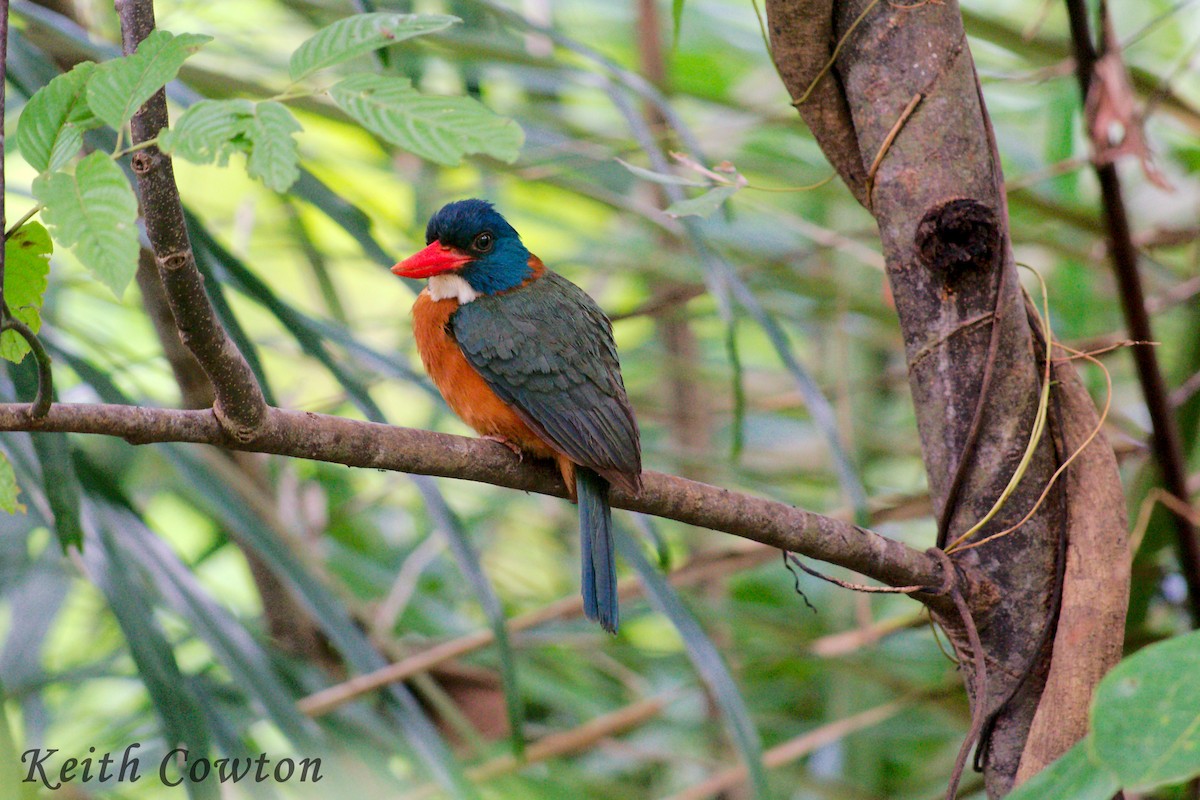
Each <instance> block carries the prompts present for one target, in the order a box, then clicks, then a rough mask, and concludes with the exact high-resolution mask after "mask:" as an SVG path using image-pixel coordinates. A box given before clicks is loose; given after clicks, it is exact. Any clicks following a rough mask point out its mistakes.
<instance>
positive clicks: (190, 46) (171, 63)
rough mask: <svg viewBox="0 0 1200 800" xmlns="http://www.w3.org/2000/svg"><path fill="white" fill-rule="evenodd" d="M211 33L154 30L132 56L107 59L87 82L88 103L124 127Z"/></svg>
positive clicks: (101, 115)
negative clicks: (207, 34) (174, 32)
mask: <svg viewBox="0 0 1200 800" xmlns="http://www.w3.org/2000/svg"><path fill="white" fill-rule="evenodd" d="M209 41H212V37H211V36H204V35H201V34H198V33H181V34H179V35H178V36H175V35H174V34H171V33H169V32H168V31H164V30H155V31H152V32H151V33H150V35H149V36H147V37H146V38H145V39H144V40H142V43H141V44H139V45H138V48H137V51H136V52H134V53H133V54H132V55H128V56H124V57H122V58H114V59H112V60H111V61H105V62H104V63H103V64H101V65H100V66H98V67H97V68H96V69H95V70H94V71H93V73H92V75H91V78H90V79H89V80H88V82H87V102H88V105H89V106H90V107H91V109H92V111H93V112H95V114H96V116H97V117H99V118H100V119H102V120H104V121H105V122H106V123H108V125H110V126H111V127H113V128H115V129H117V130H120V129H121V128H122V127H124V125H125V123H127V122H129V120H130V119H132V118H133V115H134V113H135V112H136V111H137V110H138V109H139V108H141V107H142V105H143V104H144V103H145V102H146V101H147V100H149V99H150V98H151V96H153V95H154V93H155V92H157V91H158V90H159V89H161V88H162V87H163V86H165V85H166V84H167V83H169V82H170V81H171V80H172V79H173V78H174V77H175V74H176V73H177V72H179V68H180V67H182V66H183V62H184V61H186V60H187V59H188V57H189V56H190V55H192V53H195V52H196V51H197V50H199V49H200V47H201V46H202V45H204V44H205V43H206V42H209Z"/></svg>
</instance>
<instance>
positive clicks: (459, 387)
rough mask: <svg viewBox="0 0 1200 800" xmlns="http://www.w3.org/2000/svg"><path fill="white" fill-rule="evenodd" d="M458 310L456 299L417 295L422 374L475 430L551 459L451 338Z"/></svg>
mask: <svg viewBox="0 0 1200 800" xmlns="http://www.w3.org/2000/svg"><path fill="white" fill-rule="evenodd" d="M458 306H459V303H458V299H457V298H455V297H450V298H447V299H443V300H435V299H433V296H432V295H431V294H430V292H429V289H428V288H427V289H425V290H424V291H422V292H421V293H420V294H419V295H417V302H416V304H415V305H414V306H413V336H414V339H415V340H416V344H417V352H418V353H419V354H420V356H421V363H423V364H424V365H425V371H426V372H427V373H429V377H430V378H431V379H433V383H434V385H435V386H437V388H438V391H439V392H441V393H442V397H443V398H445V400H446V405H448V406H450V409H451V410H452V411H453V412H454V413H455V414H457V415H458V417H459V418H460V419H461V420H462V421H463V422H465V423H467V424H468V425H470V426H471V427H472V428H473V429H475V431H477V432H478V433H480V434H482V435H484V436H499V437H502V438H504V439H507V440H508V441H510V442H512V443H513V444H516V445H517V446H519V447H520V448H521V449H523V450H526V451H527V452H530V453H532V454H533V455H537V456H541V457H549V456H550V455H552V454H553V451H552V450H551V449H550V448H549V447H548V446H547V445H546V444H545V443H544V442H543V441H542V440H541V438H540V437H538V436H537V434H535V433H534V432H533V431H532V430H531V429H530V428H529V426H528V425H526V424H525V422H524V421H523V420H522V419H521V418H520V417H519V416H518V415H517V413H516V412H515V411H514V410H513V409H512V408H510V407H509V406H508V404H506V403H505V402H504V401H503V400H501V399H500V398H499V397H497V396H496V393H495V392H494V391H492V388H491V387H490V386H488V384H487V382H486V381H485V380H484V379H483V378H482V377H481V376H480V374H479V373H478V372H476V371H475V368H474V367H472V366H471V364H470V362H468V361H467V359H466V357H465V356H464V355H463V353H462V349H461V348H460V347H459V346H458V342H456V341H455V340H454V337H453V336H451V335H450V325H449V323H450V317H451V316H452V315H453V314H454V312H455V311H457V310H458Z"/></svg>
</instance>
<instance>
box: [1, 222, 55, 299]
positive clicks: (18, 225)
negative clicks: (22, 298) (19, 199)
mask: <svg viewBox="0 0 1200 800" xmlns="http://www.w3.org/2000/svg"><path fill="white" fill-rule="evenodd" d="M45 207H46V204H45V203H38V204H37V205H35V206H34V207H33V208H31V209H29V210H28V211H26V212H25V213H24V214H22V215H21V218H20V219H19V220H17V221H16V222H15V223H13V226H12V227H11V228H9V229H8V230H6V231H5V232H4V241H6V242H7V241H8V240H9V239H11V238H12V235H13V234H14V233H16V232H17V231H19V230H21V227H22V226H23V225H24V224H25V223H26V222H29V220H31V219H33V217H34V215H35V214H37V213H38V212H39V211H41V210H42V209H43V208H45ZM0 291H3V290H0Z"/></svg>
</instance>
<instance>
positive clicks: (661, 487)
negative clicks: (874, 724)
mask: <svg viewBox="0 0 1200 800" xmlns="http://www.w3.org/2000/svg"><path fill="white" fill-rule="evenodd" d="M33 429H36V430H42V431H56V432H64V433H91V434H100V435H105V436H117V437H120V438H123V439H126V440H127V441H129V442H131V443H133V444H150V443H155V442H190V443H194V444H209V445H215V446H217V447H223V448H227V449H231V450H243V451H247V452H259V453H272V454H275V455H283V456H292V457H295V458H308V459H313V460H316V461H328V462H331V463H335V464H344V465H346V466H350V467H367V468H372V469H384V470H392V471H397V472H410V473H417V474H421V475H434V476H439V477H446V478H460V479H463V480H469V481H478V482H480V483H490V484H492V485H495V486H503V487H506V488H509V489H520V490H523V491H527V492H537V493H539V494H548V495H554V496H556V497H566V496H567V492H566V488H565V487H564V486H563V484H562V480H561V478H560V477H559V475H558V472H557V471H556V470H555V469H554V468H553V466H552V465H551V464H549V463H545V464H543V463H537V462H534V461H531V460H528V459H527V460H525V461H522V460H521V459H519V458H518V457H517V456H515V455H513V454H512V453H511V452H510V451H509V450H508V448H506V447H504V446H503V445H499V444H495V443H493V442H487V441H483V440H481V439H468V438H466V437H462V436H451V435H448V434H444V433H434V432H432V431H423V430H416V429H413V428H401V427H396V426H392V425H381V424H379V423H374V422H362V421H360V420H351V419H345V418H343V417H335V416H330V415H326V414H314V413H310V412H305V411H286V410H283V409H278V408H271V407H269V406H268V407H267V409H266V413H265V414H264V416H263V419H262V423H261V425H260V427H259V432H258V434H257V435H256V436H255V438H254V440H253V441H252V442H242V441H239V440H237V439H234V438H233V437H232V436H230V435H229V434H228V433H227V432H226V431H225V430H224V428H223V427H222V426H221V424H220V423H219V422H218V421H217V419H216V418H215V416H214V415H213V413H212V412H211V411H209V410H207V409H206V410H202V411H196V410H176V409H164V408H144V407H140V406H122V405H99V404H97V405H93V404H74V403H70V404H63V403H60V404H57V405H55V406H54V407H53V408H51V410H50V413H49V414H48V415H47V416H46V417H45V418H44V419H42V420H40V421H32V420H31V418H30V416H29V406H28V405H26V404H0V431H28V430H33ZM612 504H613V505H614V506H616V507H618V508H625V509H629V510H630V511H639V512H642V513H645V514H652V515H654V516H659V517H666V518H668V519H674V520H678V521H680V522H685V523H688V524H689V525H696V526H699V527H703V528H710V529H712V530H717V531H723V532H725V533H731V534H733V535H735V536H741V537H743V538H746V539H751V540H753V541H756V542H761V543H763V544H766V545H769V546H771V547H774V548H777V549H781V550H790V551H792V552H794V553H800V554H802V555H806V556H808V557H810V558H815V559H818V560H820V561H825V562H828V563H830V564H836V565H838V566H841V567H845V568H847V569H851V570H854V571H855V572H858V573H861V574H863V575H866V576H868V577H870V578H874V579H876V580H878V581H881V582H883V583H886V584H888V585H892V586H907V585H913V584H920V585H922V586H938V585H940V581H941V579H942V578H941V567H940V566H939V563H938V561H937V560H936V559H934V558H933V557H931V556H929V555H927V554H926V553H922V552H920V551H918V550H914V549H913V548H911V547H908V546H907V545H904V544H902V543H900V542H897V541H895V540H892V539H888V538H886V537H884V536H880V535H879V534H876V533H873V532H872V531H869V530H866V529H864V528H860V527H858V526H857V525H853V524H851V523H849V522H846V521H844V520H839V519H834V518H833V517H827V516H822V515H821V514H814V513H812V512H810V511H805V510H803V509H799V508H795V507H793V506H790V505H787V504H786V503H780V502H776V501H774V500H766V499H763V498H759V497H753V496H751V495H747V494H742V493H740V492H734V491H730V490H728V489H722V488H719V487H716V486H710V485H708V484H704V483H698V482H696V481H690V480H687V479H685V478H679V477H676V476H674V475H665V474H663V473H660V472H646V473H644V474H643V489H642V492H641V493H640V494H638V495H630V494H629V493H627V492H624V491H621V490H619V489H616V488H614V489H613V491H612ZM918 597H919V595H918Z"/></svg>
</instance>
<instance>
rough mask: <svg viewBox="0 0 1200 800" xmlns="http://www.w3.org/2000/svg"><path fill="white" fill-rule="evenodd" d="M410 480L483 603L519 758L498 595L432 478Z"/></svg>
mask: <svg viewBox="0 0 1200 800" xmlns="http://www.w3.org/2000/svg"><path fill="white" fill-rule="evenodd" d="M412 480H413V483H415V484H416V485H417V489H418V490H419V491H420V492H421V496H422V497H424V498H425V508H427V509H428V510H429V515H430V516H431V517H432V518H433V522H434V524H435V525H437V527H438V529H439V530H440V531H441V533H442V534H443V535H444V536H445V537H446V541H447V542H449V544H450V552H452V553H453V554H454V560H455V561H457V562H458V568H459V570H460V571H461V572H462V574H463V576H464V577H465V578H466V579H467V582H468V583H470V584H471V591H472V592H474V594H475V596H476V597H477V598H478V599H479V605H480V606H482V607H483V611H484V613H485V614H486V615H487V618H488V624H489V625H491V628H492V633H494V634H495V636H496V649H497V651H498V652H499V654H500V674H501V676H502V678H503V680H504V702H505V708H506V710H507V712H508V725H509V728H510V729H511V731H512V734H511V739H512V747H513V755H514V756H516V758H517V759H518V760H519V759H520V758H521V757H522V755H523V754H524V753H525V715H524V711H523V709H522V706H521V691H520V685H519V684H518V683H517V661H516V657H515V656H514V655H513V650H512V645H511V644H510V643H509V640H508V627H507V624H506V623H507V620H506V619H505V618H504V609H503V608H502V607H501V605H500V598H499V597H497V596H496V590H495V589H493V588H492V582H491V581H490V580H488V577H487V575H486V574H485V573H484V571H483V565H482V564H481V563H480V562H479V554H478V553H476V552H475V548H474V547H472V546H471V540H470V538H468V536H467V532H466V531H465V530H463V526H462V522H461V521H460V520H459V519H458V516H457V515H456V514H455V513H454V512H453V511H452V510H451V509H450V506H449V505H447V504H446V498H445V497H443V496H442V493H441V492H439V491H438V489H437V484H436V483H434V481H433V478H430V477H428V476H426V475H413V476H412Z"/></svg>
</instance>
